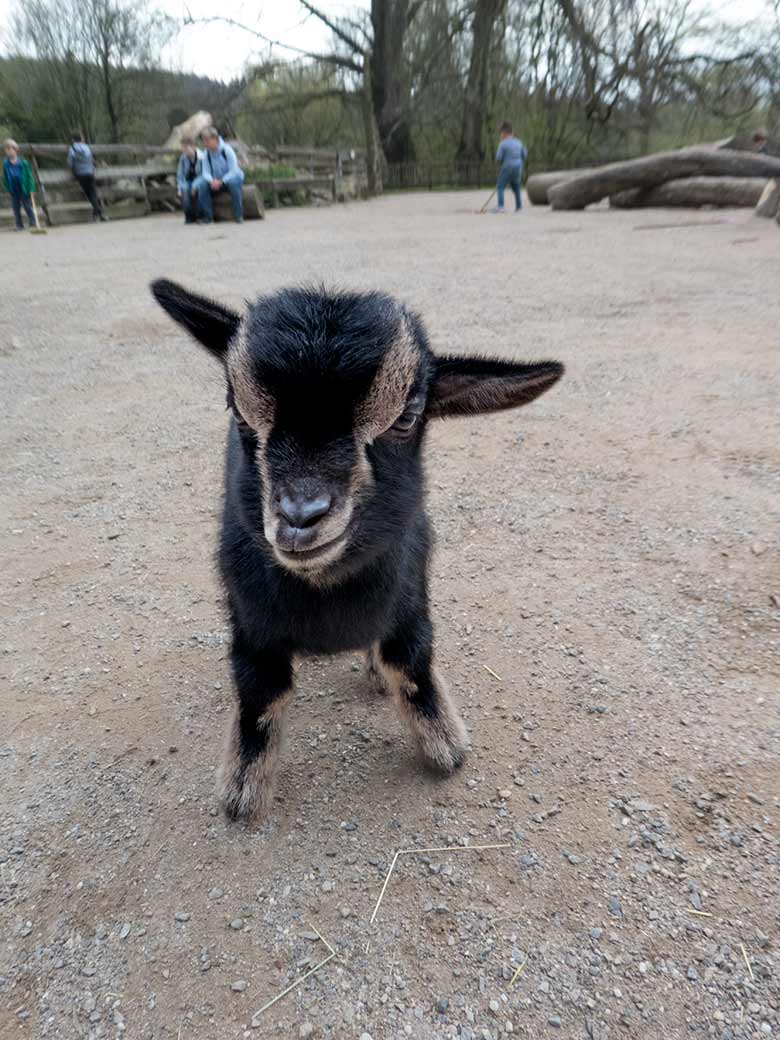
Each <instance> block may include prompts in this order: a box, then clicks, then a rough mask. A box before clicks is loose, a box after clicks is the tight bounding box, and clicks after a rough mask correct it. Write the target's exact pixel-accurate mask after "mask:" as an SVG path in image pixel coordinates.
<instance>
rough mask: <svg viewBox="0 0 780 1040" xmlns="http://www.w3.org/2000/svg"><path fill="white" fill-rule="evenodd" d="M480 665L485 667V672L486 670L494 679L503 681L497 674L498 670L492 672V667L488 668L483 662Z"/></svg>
mask: <svg viewBox="0 0 780 1040" xmlns="http://www.w3.org/2000/svg"><path fill="white" fill-rule="evenodd" d="M482 667H483V668H484V669H485V671H486V672H488V673H489V674H490V675H492V676H493V678H494V679H498V681H499V682H503V681H504V680H503V679H502V678H501V676H500V675H499V674H498V672H494V671H493V669H492V668H488V666H487V665H486V664H483V665H482Z"/></svg>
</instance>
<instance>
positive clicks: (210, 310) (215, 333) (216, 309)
mask: <svg viewBox="0 0 780 1040" xmlns="http://www.w3.org/2000/svg"><path fill="white" fill-rule="evenodd" d="M151 289H152V295H153V296H154V298H155V300H157V302H158V303H159V304H160V306H161V307H162V308H163V310H165V311H167V312H168V313H169V314H170V316H171V317H172V318H173V320H174V321H177V322H178V323H179V324H180V325H183V326H184V328H185V329H186V330H187V332H189V333H190V335H191V336H194V337H195V339H196V340H198V342H199V343H202V344H203V346H204V347H205V348H206V350H208V351H209V353H210V354H213V355H214V357H216V358H218V359H219V360H220V361H224V360H225V356H226V354H227V348H228V343H229V342H230V341H231V339H232V338H233V336H234V335H235V334H236V330H237V329H238V326H239V324H240V322H241V316H240V315H239V314H236V312H235V311H231V310H230V309H229V308H228V307H223V306H222V304H221V303H214V301H213V300H207V299H206V298H205V297H204V296H196V295H195V293H191V292H189V291H188V290H187V289H185V288H184V286H182V285H177V284H176V282H169V281H168V279H167V278H158V279H157V281H156V282H152V285H151Z"/></svg>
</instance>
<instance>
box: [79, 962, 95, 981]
mask: <svg viewBox="0 0 780 1040" xmlns="http://www.w3.org/2000/svg"><path fill="white" fill-rule="evenodd" d="M96 971H97V968H95V966H94V964H85V965H84V967H83V968H82V969H81V974H82V975H86V976H87V978H92V976H93V975H94V974H95V972H96Z"/></svg>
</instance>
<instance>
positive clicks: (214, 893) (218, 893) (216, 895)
mask: <svg viewBox="0 0 780 1040" xmlns="http://www.w3.org/2000/svg"><path fill="white" fill-rule="evenodd" d="M224 894H225V893H224V892H223V891H222V889H221V888H212V889H211V890H210V891H209V899H221V898H222V897H223V896H224Z"/></svg>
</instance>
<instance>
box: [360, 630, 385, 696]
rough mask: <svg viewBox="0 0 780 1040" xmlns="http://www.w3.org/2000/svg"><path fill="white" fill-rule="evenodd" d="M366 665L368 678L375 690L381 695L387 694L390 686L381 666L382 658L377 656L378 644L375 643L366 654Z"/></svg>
mask: <svg viewBox="0 0 780 1040" xmlns="http://www.w3.org/2000/svg"><path fill="white" fill-rule="evenodd" d="M366 665H367V671H368V678H369V680H370V681H371V684H372V685H373V687H374V689H375V690H376V692H377V693H379V694H381V695H382V696H383V697H385V696H387V694H388V693H390V687H389V686H388V683H387V679H386V677H385V672H384V668H383V666H382V660H381V658H380V656H379V646H378V644H376V643H375V644H374V645H373V646H372V647H371V649H370V650H369V651H368V653H367V654H366Z"/></svg>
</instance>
